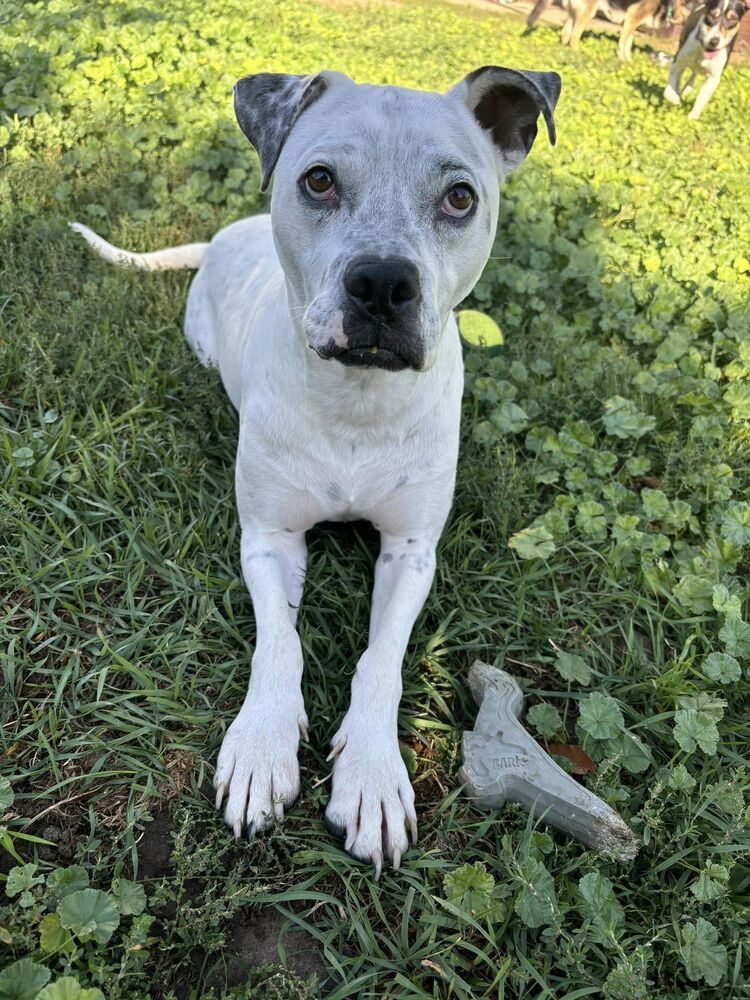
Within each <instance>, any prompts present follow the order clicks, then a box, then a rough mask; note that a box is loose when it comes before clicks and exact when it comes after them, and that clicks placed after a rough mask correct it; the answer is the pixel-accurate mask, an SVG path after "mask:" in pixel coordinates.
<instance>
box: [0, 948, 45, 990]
mask: <svg viewBox="0 0 750 1000" xmlns="http://www.w3.org/2000/svg"><path fill="white" fill-rule="evenodd" d="M51 975H52V973H51V972H50V971H49V969H48V968H47V967H46V966H44V965H39V964H38V963H37V962H34V961H33V960H32V959H30V958H21V959H19V960H18V961H17V962H14V963H13V964H12V965H9V966H8V967H7V968H6V969H3V971H2V972H0V1000H36V996H37V994H38V993H39V990H41V988H42V987H43V986H44V985H45V983H47V982H48V981H49V977H50V976H51Z"/></svg>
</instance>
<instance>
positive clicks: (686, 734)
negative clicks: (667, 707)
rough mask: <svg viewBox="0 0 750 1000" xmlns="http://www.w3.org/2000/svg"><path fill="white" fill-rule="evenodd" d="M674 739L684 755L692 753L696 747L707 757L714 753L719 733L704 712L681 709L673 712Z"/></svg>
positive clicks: (712, 721)
mask: <svg viewBox="0 0 750 1000" xmlns="http://www.w3.org/2000/svg"><path fill="white" fill-rule="evenodd" d="M674 719H675V727H674V733H673V735H674V738H675V742H676V743H677V745H678V746H679V747H680V749H681V750H684V751H685V753H694V752H695V751H696V749H697V748H698V747H700V749H701V750H702V751H703V752H704V753H705V754H706V755H707V756H709V757H713V756H714V754H715V753H716V747H717V746H718V743H719V731H718V729H717V728H716V723H715V721H714V720H713V719H712V718H711V717H710V716H708V715H707V714H706V713H704V712H698V711H696V710H695V709H692V708H689V709H682V710H680V711H679V712H675V717H674Z"/></svg>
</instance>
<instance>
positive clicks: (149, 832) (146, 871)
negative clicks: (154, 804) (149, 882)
mask: <svg viewBox="0 0 750 1000" xmlns="http://www.w3.org/2000/svg"><path fill="white" fill-rule="evenodd" d="M171 829H172V826H171V821H170V817H169V813H168V812H163V813H159V814H158V815H157V816H155V817H154V819H153V820H152V821H151V822H150V823H149V824H148V826H147V827H146V829H145V830H144V831H143V836H142V837H141V839H140V840H139V841H138V845H137V850H138V878H139V879H140V880H142V879H147V878H161V876H162V875H166V874H167V873H168V872H169V871H170V870H171V868H172V863H171V857H172V846H173V841H172V835H171Z"/></svg>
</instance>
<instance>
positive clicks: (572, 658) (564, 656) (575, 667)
mask: <svg viewBox="0 0 750 1000" xmlns="http://www.w3.org/2000/svg"><path fill="white" fill-rule="evenodd" d="M555 670H556V671H557V672H558V674H559V675H560V676H561V677H562V679H563V680H566V681H571V682H573V681H575V683H577V684H583V685H584V686H585V685H587V684H589V683H590V682H591V668H590V667H589V665H588V664H587V663H586V661H585V660H584V658H583V657H582V656H578V654H577V653H564V652H562V651H560V652H558V654H557V656H556V657H555Z"/></svg>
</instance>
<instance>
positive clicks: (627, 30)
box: [617, 0, 658, 62]
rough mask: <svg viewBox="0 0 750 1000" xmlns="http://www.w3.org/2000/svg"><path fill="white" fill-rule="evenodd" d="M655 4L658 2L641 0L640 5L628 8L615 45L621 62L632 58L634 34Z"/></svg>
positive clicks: (652, 11) (654, 7)
mask: <svg viewBox="0 0 750 1000" xmlns="http://www.w3.org/2000/svg"><path fill="white" fill-rule="evenodd" d="M657 4H658V0H657V2H654V0H641V2H640V3H636V4H633V5H632V7H629V8H628V12H627V14H626V15H625V20H624V21H623V25H622V31H621V32H620V40H619V42H618V43H617V55H618V56H619V57H620V59H622V60H623V61H625V62H629V61H630V59H631V58H632V49H633V38H634V37H635V33H636V31H637V30H638V28H639V27H640V26H641V25H642V24H643V22H644V21H646V20H647V19H648V18H649V17H650V16H651V15H652V14H653V13H654V11H655V10H656V7H657Z"/></svg>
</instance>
